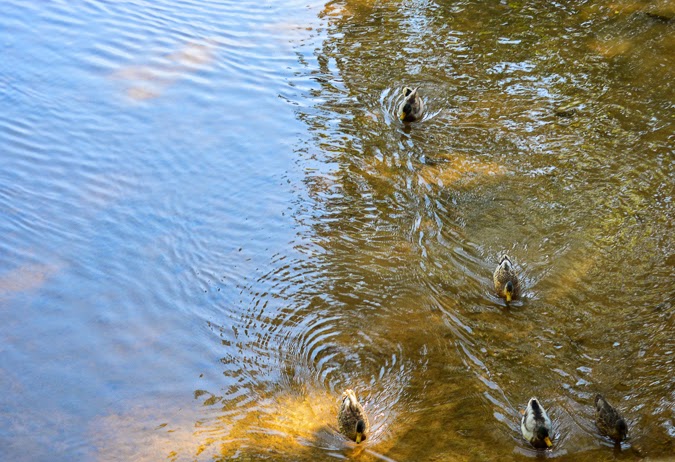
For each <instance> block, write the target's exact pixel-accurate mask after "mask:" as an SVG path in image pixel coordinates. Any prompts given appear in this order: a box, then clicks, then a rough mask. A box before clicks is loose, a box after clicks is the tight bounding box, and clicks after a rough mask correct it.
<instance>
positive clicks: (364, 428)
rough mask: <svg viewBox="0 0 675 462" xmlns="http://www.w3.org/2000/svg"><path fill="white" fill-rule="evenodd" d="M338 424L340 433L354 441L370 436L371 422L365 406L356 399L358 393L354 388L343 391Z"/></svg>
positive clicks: (357, 441)
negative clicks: (364, 408)
mask: <svg viewBox="0 0 675 462" xmlns="http://www.w3.org/2000/svg"><path fill="white" fill-rule="evenodd" d="M338 425H339V428H340V433H342V434H343V435H345V436H346V437H347V438H349V439H350V440H352V441H356V443H357V444H358V443H360V442H361V441H364V440H365V439H366V437H367V436H368V432H369V430H370V423H369V422H368V416H367V415H366V412H365V411H364V410H363V406H361V403H359V401H358V400H357V399H356V394H355V393H354V391H353V390H351V389H349V390H345V392H344V393H342V404H340V411H339V412H338Z"/></svg>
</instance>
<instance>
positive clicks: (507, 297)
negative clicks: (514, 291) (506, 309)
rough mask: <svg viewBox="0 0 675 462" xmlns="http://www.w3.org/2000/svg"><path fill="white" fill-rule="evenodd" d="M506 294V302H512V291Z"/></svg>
mask: <svg viewBox="0 0 675 462" xmlns="http://www.w3.org/2000/svg"><path fill="white" fill-rule="evenodd" d="M504 296H505V297H506V303H511V298H512V295H511V292H506V293H505V294H504Z"/></svg>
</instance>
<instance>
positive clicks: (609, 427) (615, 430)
mask: <svg viewBox="0 0 675 462" xmlns="http://www.w3.org/2000/svg"><path fill="white" fill-rule="evenodd" d="M595 424H596V425H597V426H598V430H600V433H601V434H603V435H605V436H608V437H610V438H611V439H613V440H614V442H615V443H616V444H619V443H621V441H623V440H625V439H626V436H628V425H626V421H625V420H623V417H621V414H619V411H617V410H616V409H615V408H614V407H612V405H610V404H609V403H608V402H607V400H605V398H604V397H603V396H602V395H600V394H597V395H595Z"/></svg>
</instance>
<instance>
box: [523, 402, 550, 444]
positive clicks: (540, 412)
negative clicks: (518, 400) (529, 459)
mask: <svg viewBox="0 0 675 462" xmlns="http://www.w3.org/2000/svg"><path fill="white" fill-rule="evenodd" d="M522 414H523V418H522V420H521V421H520V431H522V432H523V438H525V439H526V440H527V441H529V442H530V444H532V446H534V447H535V448H544V449H548V448H550V447H551V446H553V443H552V442H551V419H549V417H548V414H546V410H545V409H544V408H543V407H542V405H541V404H539V401H538V400H537V398H530V401H529V402H528V403H527V408H526V409H525V411H523V413H522Z"/></svg>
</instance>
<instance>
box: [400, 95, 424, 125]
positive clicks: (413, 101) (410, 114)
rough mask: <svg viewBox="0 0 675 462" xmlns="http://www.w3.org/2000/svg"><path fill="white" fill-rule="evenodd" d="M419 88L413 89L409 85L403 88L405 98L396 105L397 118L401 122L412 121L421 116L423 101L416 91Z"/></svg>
mask: <svg viewBox="0 0 675 462" xmlns="http://www.w3.org/2000/svg"><path fill="white" fill-rule="evenodd" d="M417 90H419V88H415V89H414V90H413V89H412V88H410V87H405V88H403V95H404V96H405V99H404V100H403V102H402V103H401V104H400V106H399V107H398V118H399V119H400V120H401V121H402V122H414V121H416V120H419V119H421V118H422V112H423V111H424V101H422V98H420V96H419V94H418V93H417Z"/></svg>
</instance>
